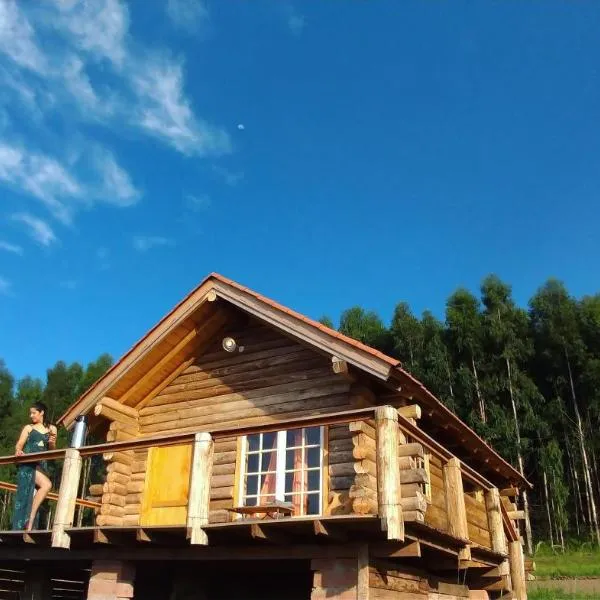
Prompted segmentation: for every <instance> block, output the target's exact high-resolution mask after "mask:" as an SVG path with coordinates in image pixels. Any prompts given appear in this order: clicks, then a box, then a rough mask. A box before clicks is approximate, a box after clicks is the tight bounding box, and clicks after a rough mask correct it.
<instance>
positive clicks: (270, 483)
mask: <svg viewBox="0 0 600 600" xmlns="http://www.w3.org/2000/svg"><path fill="white" fill-rule="evenodd" d="M275 479H276V477H275V473H269V474H268V475H261V476H260V490H259V493H260V494H274V493H275Z"/></svg>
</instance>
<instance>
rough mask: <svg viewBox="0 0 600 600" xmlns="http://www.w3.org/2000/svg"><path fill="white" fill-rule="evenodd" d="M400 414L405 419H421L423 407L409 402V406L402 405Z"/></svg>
mask: <svg viewBox="0 0 600 600" xmlns="http://www.w3.org/2000/svg"><path fill="white" fill-rule="evenodd" d="M398 414H399V415H400V416H401V417H404V418H405V419H420V418H421V407H420V406H419V405H418V404H409V405H408V406H401V407H400V408H399V409H398Z"/></svg>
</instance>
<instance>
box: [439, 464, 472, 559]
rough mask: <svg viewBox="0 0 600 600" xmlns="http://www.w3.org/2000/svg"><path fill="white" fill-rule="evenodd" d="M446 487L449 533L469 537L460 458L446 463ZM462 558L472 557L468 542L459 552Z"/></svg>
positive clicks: (465, 538)
mask: <svg viewBox="0 0 600 600" xmlns="http://www.w3.org/2000/svg"><path fill="white" fill-rule="evenodd" d="M444 489H445V492H446V510H447V512H448V533H449V534H450V535H453V536H455V537H458V538H462V539H463V540H468V539H469V528H468V525H467V508H466V506H465V492H464V489H463V483H462V473H461V469H460V461H459V460H458V458H451V459H450V460H449V461H448V462H447V463H446V464H445V465H444ZM458 558H459V559H460V560H470V559H471V548H470V547H469V545H468V544H467V545H466V546H465V547H464V548H463V549H462V550H461V551H460V553H459V555H458Z"/></svg>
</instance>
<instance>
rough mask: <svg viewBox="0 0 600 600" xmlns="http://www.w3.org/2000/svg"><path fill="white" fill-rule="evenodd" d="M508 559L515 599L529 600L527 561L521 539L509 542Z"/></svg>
mask: <svg viewBox="0 0 600 600" xmlns="http://www.w3.org/2000/svg"><path fill="white" fill-rule="evenodd" d="M508 560H509V562H510V579H511V581H512V591H513V597H514V598H515V600H527V582H526V581H525V561H524V559H523V546H522V545H521V540H515V541H514V542H509V544H508Z"/></svg>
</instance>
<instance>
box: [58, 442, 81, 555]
mask: <svg viewBox="0 0 600 600" xmlns="http://www.w3.org/2000/svg"><path fill="white" fill-rule="evenodd" d="M81 465H82V460H81V454H80V452H79V451H78V450H77V449H76V448H67V449H66V450H65V460H64V463H63V470H62V476H61V479H60V489H59V492H58V501H57V503H56V513H55V515H54V524H53V526H52V547H53V548H69V547H70V545H71V538H70V537H69V534H68V533H66V532H65V529H66V528H68V527H72V526H73V517H74V516H75V501H76V500H77V490H78V488H79V478H80V476H81Z"/></svg>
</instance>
